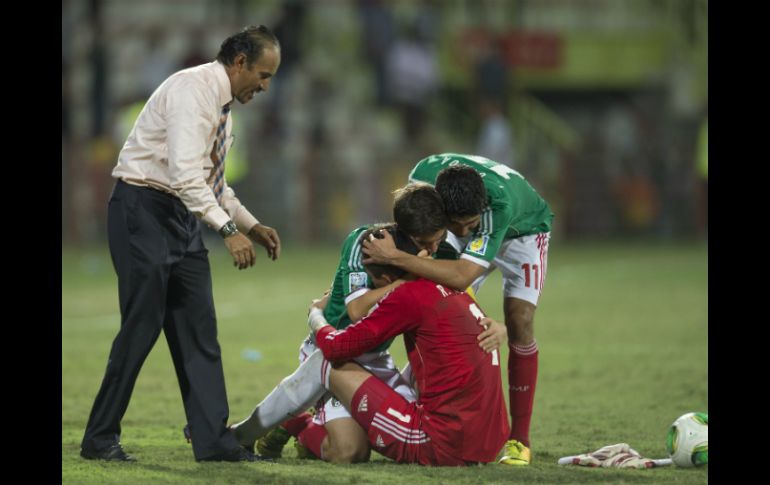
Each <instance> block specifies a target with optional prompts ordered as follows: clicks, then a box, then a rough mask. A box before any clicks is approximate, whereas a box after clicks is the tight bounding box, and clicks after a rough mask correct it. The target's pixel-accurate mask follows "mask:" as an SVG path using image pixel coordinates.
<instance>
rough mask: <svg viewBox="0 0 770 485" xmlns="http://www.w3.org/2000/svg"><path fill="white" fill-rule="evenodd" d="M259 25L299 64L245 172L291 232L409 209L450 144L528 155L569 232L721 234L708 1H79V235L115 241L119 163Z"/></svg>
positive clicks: (248, 188)
mask: <svg viewBox="0 0 770 485" xmlns="http://www.w3.org/2000/svg"><path fill="white" fill-rule="evenodd" d="M251 24H264V25H267V26H268V27H270V28H271V29H272V30H273V31H274V32H275V34H276V36H277V37H278V38H279V40H280V42H281V44H282V57H283V60H282V64H281V67H280V69H279V71H278V74H277V76H276V77H275V79H274V80H273V82H272V85H271V89H270V91H269V92H268V93H267V94H262V95H259V96H257V97H256V98H255V100H254V101H252V102H251V103H249V104H248V105H245V106H243V105H237V106H235V107H234V110H233V112H232V115H233V117H234V120H235V124H234V125H235V133H234V134H235V137H236V141H235V144H234V146H233V149H232V150H231V151H230V152H228V155H227V177H228V181H229V182H230V184H231V185H232V186H233V187H234V188H235V191H236V194H237V195H238V197H239V198H240V199H241V200H242V201H243V202H244V203H245V205H246V206H247V207H249V208H250V210H251V211H252V213H254V215H256V216H257V218H259V219H260V220H261V221H262V222H263V223H265V224H267V225H270V226H272V227H275V228H276V229H277V230H278V231H279V233H280V234H281V238H282V240H283V241H284V242H289V243H291V242H296V243H314V242H330V243H335V244H336V243H339V242H340V241H341V240H342V238H343V237H344V236H345V234H347V233H348V232H349V231H350V230H351V229H352V228H354V227H357V226H358V225H361V224H364V223H369V222H374V221H383V220H388V219H390V207H391V201H392V196H391V193H390V192H391V191H392V190H393V189H394V188H396V187H398V186H401V185H403V184H404V183H405V182H406V178H407V174H408V172H409V170H410V169H411V167H412V166H413V165H414V164H415V163H416V162H417V161H419V160H420V159H422V158H424V157H425V156H427V155H430V154H433V153H441V152H450V151H451V152H460V153H475V154H479V155H484V156H487V157H490V158H492V159H494V160H496V161H499V162H503V163H506V164H508V165H510V166H511V167H512V168H514V169H516V170H518V171H520V172H521V173H522V174H523V175H524V176H525V177H526V178H527V179H528V180H529V181H530V182H531V183H532V185H533V186H535V188H537V189H538V191H539V192H540V193H541V194H542V195H543V196H544V197H545V198H546V200H548V201H549V203H550V204H551V206H552V208H553V210H554V213H555V214H556V219H555V220H554V230H553V235H554V238H556V239H573V240H577V239H592V238H612V237H630V236H632V237H638V236H642V237H649V238H660V239H680V238H687V239H693V238H705V237H706V231H707V225H708V224H707V220H708V215H707V214H708V212H707V211H708V205H707V194H708V58H707V55H708V2H707V0H507V1H506V0H325V1H321V0H316V1H312V0H165V1H157V0H132V1H121V0H63V2H62V238H63V241H64V243H65V244H72V245H77V244H98V243H101V242H103V241H105V240H106V228H105V225H106V210H107V199H108V196H109V192H110V190H111V189H112V185H113V182H114V181H113V179H112V178H111V176H110V172H111V170H112V168H113V167H114V165H115V163H116V159H117V154H118V152H119V151H120V148H121V146H122V144H123V142H124V141H125V138H126V136H127V135H128V132H129V131H130V129H131V126H132V125H133V121H134V119H135V118H136V116H137V115H138V113H139V111H140V110H141V108H142V106H143V104H144V102H145V101H146V100H147V98H148V97H149V95H150V94H151V93H152V91H153V90H154V89H155V88H156V87H157V86H158V85H160V83H161V82H162V81H163V80H164V79H165V78H166V77H168V76H169V75H170V74H172V73H173V72H175V71H177V70H179V69H182V68H185V67H189V66H194V65H197V64H202V63H205V62H210V61H211V60H213V59H214V57H215V56H216V54H217V52H218V50H219V45H220V43H221V42H222V41H223V40H224V39H225V38H226V37H227V36H229V35H230V34H232V33H234V32H237V31H240V30H241V29H242V28H243V27H245V26H247V25H251Z"/></svg>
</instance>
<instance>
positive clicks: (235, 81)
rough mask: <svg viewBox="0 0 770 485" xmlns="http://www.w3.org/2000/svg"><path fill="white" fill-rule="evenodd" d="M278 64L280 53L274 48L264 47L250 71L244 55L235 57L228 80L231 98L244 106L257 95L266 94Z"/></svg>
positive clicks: (279, 62)
mask: <svg viewBox="0 0 770 485" xmlns="http://www.w3.org/2000/svg"><path fill="white" fill-rule="evenodd" d="M280 64H281V51H280V50H279V49H278V48H277V47H274V46H267V47H265V49H264V50H263V51H262V56H261V57H260V58H259V59H258V60H257V61H256V62H254V64H253V65H252V66H251V69H249V68H248V65H247V63H246V56H245V55H244V54H239V55H238V56H236V58H235V62H234V66H235V67H234V70H233V75H232V77H231V79H230V86H231V88H232V94H233V97H234V98H235V99H237V100H238V101H240V102H241V104H246V103H248V102H249V101H251V99H252V98H253V97H254V96H255V95H256V94H257V93H261V92H263V91H265V92H266V91H267V90H268V89H269V88H270V81H271V79H272V78H273V76H274V75H275V73H276V72H277V71H278V66H280Z"/></svg>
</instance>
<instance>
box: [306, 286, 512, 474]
mask: <svg viewBox="0 0 770 485" xmlns="http://www.w3.org/2000/svg"><path fill="white" fill-rule="evenodd" d="M308 322H309V324H310V327H311V330H312V331H314V332H315V333H316V345H317V346H318V347H319V348H320V349H321V351H322V352H323V354H324V357H325V359H326V361H324V363H323V367H322V371H323V376H324V384H325V386H326V387H327V389H329V390H330V391H331V392H332V393H333V394H334V395H335V396H336V397H337V399H339V401H340V402H341V403H342V404H343V405H344V406H345V407H346V408H347V409H348V410H349V411H350V413H351V414H352V416H353V418H354V419H355V420H356V421H357V422H358V423H359V424H360V425H361V426H362V427H363V428H364V430H366V433H367V436H368V439H369V443H370V444H371V446H372V448H373V449H375V450H376V451H378V452H379V453H381V454H383V455H385V456H387V457H389V458H392V459H393V460H395V461H397V462H400V463H418V464H421V465H438V466H463V465H469V464H476V463H485V462H492V461H495V460H496V457H497V454H498V451H499V450H500V448H501V447H502V446H503V444H504V443H505V442H506V440H507V438H508V433H509V430H510V427H509V424H508V417H507V411H506V406H505V401H504V400H503V392H502V379H501V377H500V360H499V354H498V352H497V350H493V349H492V348H489V349H482V348H480V347H479V342H478V335H479V333H480V328H479V325H482V326H485V327H486V326H488V325H491V324H495V325H499V323H497V322H495V321H494V320H492V319H490V318H487V317H485V316H484V314H483V313H482V311H481V309H480V308H479V307H478V305H477V304H476V302H474V301H473V299H472V298H471V297H470V296H468V294H467V293H465V292H461V291H455V290H452V289H450V288H447V287H444V286H442V285H439V284H437V283H435V282H433V281H430V280H427V279H424V278H420V279H417V280H413V281H408V282H406V283H403V284H402V285H401V286H399V287H398V288H396V289H395V290H393V291H392V292H391V293H390V294H388V295H387V296H386V297H385V298H383V299H382V300H381V301H380V303H379V306H378V307H377V308H376V309H375V310H374V311H373V312H372V313H370V314H369V316H367V317H365V318H363V319H362V320H361V321H359V322H358V323H356V324H354V325H351V326H349V327H347V328H345V329H344V330H335V328H334V327H332V326H330V325H328V324H327V323H326V321H325V320H324V318H323V313H322V311H321V308H320V304H319V303H316V304H315V305H314V307H312V308H311V312H310V316H309V320H308ZM399 334H403V335H404V343H405V345H406V350H407V354H408V358H409V363H410V366H411V371H412V373H413V376H414V387H415V391H416V392H417V394H418V399H417V401H416V402H408V401H407V400H406V399H404V398H403V397H402V396H400V395H399V394H398V393H396V392H395V391H393V389H391V388H389V387H388V386H387V385H385V384H384V383H383V382H382V381H380V380H379V379H377V378H376V377H374V376H373V375H372V374H371V373H369V372H367V371H366V370H364V369H363V368H362V367H361V366H360V365H358V364H356V363H354V362H345V361H347V360H349V359H351V358H353V357H356V356H357V355H360V354H362V353H364V352H366V351H367V350H369V349H371V348H373V347H375V346H377V345H378V344H380V343H381V342H384V341H386V340H387V339H389V338H392V337H395V336H396V335H399ZM330 361H331V362H333V363H334V364H335V365H332V364H331V362H330ZM343 362H344V363H343Z"/></svg>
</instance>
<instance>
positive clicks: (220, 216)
mask: <svg viewBox="0 0 770 485" xmlns="http://www.w3.org/2000/svg"><path fill="white" fill-rule="evenodd" d="M201 219H202V220H203V222H205V223H206V224H208V225H209V227H211V228H212V229H214V230H215V231H218V230H220V229H221V228H222V226H224V225H225V224H227V221H229V220H230V216H229V215H227V212H225V211H224V209H222V208H221V207H219V206H217V207H214V208H213V209H211V210H210V211H208V212H206V213H205V214H204V215H203V217H202V218H201Z"/></svg>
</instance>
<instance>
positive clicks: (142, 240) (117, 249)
mask: <svg viewBox="0 0 770 485" xmlns="http://www.w3.org/2000/svg"><path fill="white" fill-rule="evenodd" d="M280 62H281V49H280V44H279V42H278V40H277V39H276V37H275V36H274V35H273V33H272V32H271V31H270V30H269V29H268V28H266V27H264V26H258V27H254V26H252V27H247V28H246V29H244V30H243V31H241V32H239V33H237V34H234V35H232V36H230V37H228V38H227V39H226V40H225V41H224V42H223V43H222V46H221V49H220V51H219V54H218V55H217V58H216V61H214V62H211V63H208V64H203V65H200V66H196V67H192V68H189V69H185V70H182V71H179V72H177V73H175V74H173V75H172V76H170V77H169V78H168V79H166V80H165V81H164V82H163V83H162V84H161V85H160V86H159V87H158V88H157V89H156V90H155V92H154V93H153V94H152V96H151V97H150V99H149V100H148V101H147V104H146V105H145V106H144V109H142V112H141V113H140V114H139V117H138V118H137V120H136V123H135V124H134V127H133V129H132V130H131V133H130V134H129V136H128V139H127V140H126V143H125V144H124V145H123V149H122V150H121V152H120V155H119V156H118V163H117V166H116V167H115V169H114V170H113V172H112V175H113V177H115V178H116V179H117V181H116V184H115V188H114V189H113V192H112V195H111V197H110V201H109V210H108V217H107V229H108V236H109V247H110V254H111V256H112V262H113V265H114V267H115V272H116V273H117V275H118V295H119V300H120V314H121V322H120V330H119V331H118V334H117V336H116V337H115V340H114V342H113V344H112V349H111V351H110V356H109V359H108V361H107V369H106V371H105V374H104V379H103V381H102V385H101V388H100V389H99V393H98V394H97V396H96V399H95V401H94V404H93V408H92V409H91V414H90V416H89V419H88V424H87V426H86V431H85V434H84V436H83V441H82V443H81V451H80V454H81V456H82V457H84V458H87V459H101V460H118V461H133V460H134V458H133V457H132V456H130V455H127V454H126V453H125V452H124V450H123V448H122V447H121V445H120V432H121V427H120V421H121V419H122V418H123V415H124V414H125V412H126V409H127V407H128V403H129V400H130V398H131V392H132V391H133V388H134V384H135V382H136V378H137V376H138V375H139V371H140V369H141V367H142V364H143V363H144V360H145V358H146V357H147V355H148V354H149V352H150V350H151V349H152V347H153V345H154V344H155V341H156V340H157V338H158V336H159V335H160V331H161V330H163V331H164V333H165V334H166V340H167V342H168V346H169V349H170V351H171V357H172V359H173V361H174V367H175V369H176V374H177V379H178V381H179V388H180V390H181V393H182V400H183V403H184V408H185V414H186V416H187V420H188V423H189V425H190V432H191V434H192V435H193V436H194V438H195V439H194V440H193V453H194V455H195V459H196V460H199V461H200V460H205V461H209V460H210V461H254V460H256V459H257V457H255V456H254V455H253V454H251V453H250V452H249V451H247V450H245V449H244V448H242V447H241V446H240V445H239V444H238V441H237V440H236V439H235V436H234V435H233V434H232V433H231V432H230V431H229V430H227V428H226V423H227V420H228V415H229V409H228V405H227V394H226V391H225V382H224V373H223V370H222V359H221V355H220V348H219V343H218V342H217V325H216V315H215V312H214V301H213V295H212V288H211V270H210V267H209V261H208V251H207V249H206V247H205V246H204V244H203V239H202V237H201V222H203V223H205V224H206V225H208V226H209V227H211V228H212V229H214V230H216V231H218V232H219V234H220V235H221V236H222V238H223V240H224V244H225V246H226V247H227V250H228V251H229V252H230V254H231V255H232V257H233V264H234V265H235V266H237V267H238V268H239V269H245V268H248V267H250V266H252V265H254V262H255V258H256V253H255V250H254V245H253V243H257V244H259V245H261V246H264V247H265V249H266V250H267V255H268V257H269V258H271V259H272V260H275V259H277V258H278V257H279V256H280V253H281V242H280V239H279V237H278V233H277V232H276V231H275V230H274V229H272V228H270V227H267V226H264V225H262V224H260V223H259V221H257V219H256V218H255V217H254V216H253V215H251V213H250V212H249V211H248V210H247V209H246V208H245V207H244V206H243V205H241V203H240V201H239V200H238V199H237V198H236V197H235V193H234V192H233V190H232V188H230V187H229V186H228V185H227V181H226V180H225V178H224V165H223V164H224V161H225V157H226V153H227V149H228V148H229V146H230V145H231V144H232V136H231V135H230V134H231V132H232V119H231V117H230V116H229V111H230V106H231V104H232V102H233V100H234V99H237V100H238V101H239V102H240V103H241V104H246V103H248V102H249V101H250V100H251V99H252V98H253V97H254V96H255V95H256V94H257V93H260V92H263V91H267V90H268V88H269V86H270V80H271V79H272V77H273V76H274V75H275V73H276V71H277V70H278V66H279V65H280Z"/></svg>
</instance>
